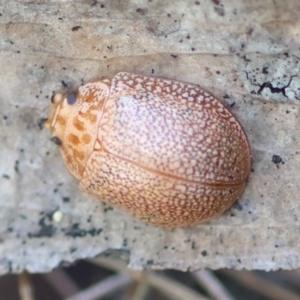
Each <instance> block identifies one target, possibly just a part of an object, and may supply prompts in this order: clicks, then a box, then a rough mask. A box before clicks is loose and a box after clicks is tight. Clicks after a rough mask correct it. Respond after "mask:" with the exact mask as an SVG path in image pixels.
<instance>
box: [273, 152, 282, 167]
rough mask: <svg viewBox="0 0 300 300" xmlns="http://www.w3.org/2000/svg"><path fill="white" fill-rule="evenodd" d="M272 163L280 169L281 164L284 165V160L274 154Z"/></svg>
mask: <svg viewBox="0 0 300 300" xmlns="http://www.w3.org/2000/svg"><path fill="white" fill-rule="evenodd" d="M272 162H273V163H274V164H275V165H276V166H277V168H278V169H279V164H282V165H283V164H284V161H283V160H282V158H281V157H280V156H279V155H276V154H274V155H273V156H272Z"/></svg>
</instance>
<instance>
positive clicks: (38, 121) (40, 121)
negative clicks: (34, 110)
mask: <svg viewBox="0 0 300 300" xmlns="http://www.w3.org/2000/svg"><path fill="white" fill-rule="evenodd" d="M46 120H47V118H39V119H38V120H37V125H38V127H39V129H40V130H42V129H43V127H44V123H45V121H46Z"/></svg>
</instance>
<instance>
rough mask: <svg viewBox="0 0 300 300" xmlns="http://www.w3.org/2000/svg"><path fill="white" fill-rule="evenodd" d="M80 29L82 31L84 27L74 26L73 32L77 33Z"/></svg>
mask: <svg viewBox="0 0 300 300" xmlns="http://www.w3.org/2000/svg"><path fill="white" fill-rule="evenodd" d="M79 29H82V27H81V26H74V27H72V31H77V30H79Z"/></svg>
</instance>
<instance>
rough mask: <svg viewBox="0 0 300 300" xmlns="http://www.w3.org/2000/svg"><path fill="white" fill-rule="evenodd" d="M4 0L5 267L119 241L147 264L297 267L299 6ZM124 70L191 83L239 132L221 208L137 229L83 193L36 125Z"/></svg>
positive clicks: (0, 150) (134, 263) (0, 16)
mask: <svg viewBox="0 0 300 300" xmlns="http://www.w3.org/2000/svg"><path fill="white" fill-rule="evenodd" d="M72 2H73V1H48V2H45V1H16V0H12V1H8V0H6V1H5V0H0V4H1V5H0V66H1V73H0V80H1V83H2V88H1V89H0V220H1V225H2V226H1V229H0V273H1V274H4V273H7V272H20V271H22V270H23V269H27V270H28V271H30V272H46V271H49V270H51V269H53V268H54V267H56V266H57V265H59V264H60V263H62V262H73V261H74V260H76V259H79V258H86V257H93V256H95V255H98V254H100V253H102V252H104V251H107V250H108V249H110V250H122V251H124V252H125V253H126V254H127V257H128V263H129V266H130V267H132V268H142V267H144V266H146V265H151V266H152V267H153V268H175V269H181V270H187V269H189V270H196V269H199V268H212V269H218V268H224V267H227V268H235V269H241V268H246V269H262V270H276V269H279V268H282V269H291V268H297V267H300V243H299V241H298V239H297V238H298V236H299V234H298V232H299V231H300V226H299V225H300V222H299V217H298V216H299V214H300V202H299V194H300V193H299V192H300V186H299V168H300V150H299V149H300V139H299V137H298V135H299V132H300V122H299V100H300V88H299V86H300V50H299V49H300V21H299V18H298V14H299V10H300V2H299V1H297V0H294V1H293V0H290V1H284V0H279V1H276V2H274V1H271V0H266V1H255V0H250V1H247V2H243V1H234V0H232V1H230V0H229V1H226V3H225V2H222V1H219V0H213V1H185V0H177V1H173V2H170V1H165V2H161V1H156V0H152V1H150V0H149V1H148V0H147V1H146V0H139V1H82V2H77V3H76V4H74V3H72ZM119 71H128V72H134V73H140V74H144V75H154V76H159V77H166V78H170V79H177V80H182V81H186V82H191V83H195V84H199V85H200V86H201V87H202V88H203V89H206V90H208V91H211V92H212V93H213V94H214V95H215V96H216V97H218V98H220V99H221V101H223V102H224V103H227V105H228V106H231V107H232V108H231V110H232V112H233V113H234V114H235V115H236V116H237V118H238V119H239V120H240V122H241V124H242V125H243V127H244V128H245V131H246V133H247V135H248V137H249V142H250V143H251V149H252V154H253V170H252V171H253V172H252V173H251V176H250V179H249V184H248V186H247V188H246V191H245V193H244V194H243V196H242V197H241V198H240V199H239V200H238V202H237V203H236V204H235V205H234V206H233V207H232V208H231V209H229V210H228V211H227V212H226V213H225V214H224V215H222V216H221V217H219V218H217V219H215V220H213V221H211V222H209V223H206V224H203V225H198V226H194V227H187V228H178V229H164V228H157V227H153V226H150V225H146V224H144V223H142V222H140V221H138V220H135V219H133V218H131V217H130V216H128V215H127V214H125V213H123V212H121V211H119V210H117V209H114V208H112V207H110V206H108V205H105V204H103V203H101V202H100V201H98V200H95V199H92V198H90V197H88V196H87V195H86V194H84V193H83V192H82V191H80V190H79V188H78V186H77V182H76V181H75V180H74V179H73V178H72V177H71V175H70V174H69V173H68V172H67V170H66V168H65V166H64V165H63V162H62V159H61V157H60V153H59V150H58V149H57V147H56V146H55V145H54V144H53V143H52V142H51V141H50V133H49V132H48V131H47V130H46V129H44V128H42V126H41V124H42V122H41V120H42V118H44V117H46V116H47V114H48V108H49V104H50V98H51V96H52V94H53V92H58V91H59V92H65V91H69V90H72V89H74V88H76V87H78V86H79V85H80V84H81V83H82V82H87V81H89V80H92V79H95V78H97V77H101V76H104V77H108V78H110V77H112V76H113V75H114V74H115V73H117V72H119Z"/></svg>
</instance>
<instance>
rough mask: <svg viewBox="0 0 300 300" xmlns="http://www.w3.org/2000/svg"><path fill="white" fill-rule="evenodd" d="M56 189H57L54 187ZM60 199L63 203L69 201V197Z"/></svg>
mask: <svg viewBox="0 0 300 300" xmlns="http://www.w3.org/2000/svg"><path fill="white" fill-rule="evenodd" d="M55 190H56V191H57V189H55ZM62 201H63V202H65V203H68V202H70V197H62Z"/></svg>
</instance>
